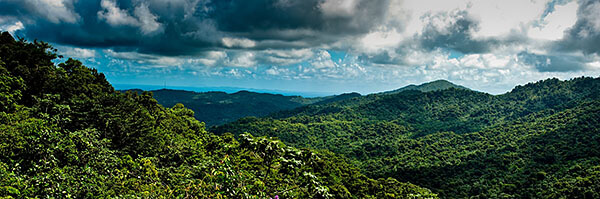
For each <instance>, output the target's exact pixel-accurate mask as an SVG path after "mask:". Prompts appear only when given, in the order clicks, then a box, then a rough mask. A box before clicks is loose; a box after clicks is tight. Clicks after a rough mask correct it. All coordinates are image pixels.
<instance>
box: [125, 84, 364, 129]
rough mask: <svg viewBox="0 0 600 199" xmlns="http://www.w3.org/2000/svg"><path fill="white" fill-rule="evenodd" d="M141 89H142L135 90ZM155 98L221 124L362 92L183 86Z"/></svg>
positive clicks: (356, 94) (352, 95)
mask: <svg viewBox="0 0 600 199" xmlns="http://www.w3.org/2000/svg"><path fill="white" fill-rule="evenodd" d="M132 91H136V92H138V93H141V92H142V91H140V90H132ZM152 92H153V93H154V98H156V100H158V102H159V103H160V104H161V105H163V106H166V107H171V106H174V105H175V104H177V103H182V104H185V105H186V106H187V107H188V108H190V109H192V110H193V111H194V112H195V115H194V116H195V117H196V119H198V120H199V121H203V122H205V123H206V125H207V126H213V125H220V124H225V123H228V122H232V121H235V120H237V119H239V118H242V117H248V116H255V117H262V116H266V115H268V114H270V113H274V112H277V111H281V110H289V109H293V108H297V107H300V106H304V105H308V104H324V103H330V102H335V101H339V100H344V99H348V98H352V97H358V96H360V94H358V93H348V94H342V95H335V96H327V97H314V98H303V97H300V96H283V95H279V94H268V93H255V92H249V91H239V92H236V93H232V94H227V93H225V92H203V93H197V92H192V91H181V90H169V89H162V90H155V91H152Z"/></svg>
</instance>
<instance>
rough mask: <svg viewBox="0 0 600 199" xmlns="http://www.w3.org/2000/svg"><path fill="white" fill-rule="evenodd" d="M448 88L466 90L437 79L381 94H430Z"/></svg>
mask: <svg viewBox="0 0 600 199" xmlns="http://www.w3.org/2000/svg"><path fill="white" fill-rule="evenodd" d="M449 88H457V89H467V90H468V88H466V87H464V86H461V85H456V84H454V83H452V82H449V81H448V80H444V79H439V80H435V81H431V82H427V83H423V84H420V85H414V84H411V85H408V86H405V87H402V88H399V89H396V90H392V91H386V92H383V93H384V94H395V93H399V92H402V91H407V90H418V91H421V92H430V91H438V90H445V89H449Z"/></svg>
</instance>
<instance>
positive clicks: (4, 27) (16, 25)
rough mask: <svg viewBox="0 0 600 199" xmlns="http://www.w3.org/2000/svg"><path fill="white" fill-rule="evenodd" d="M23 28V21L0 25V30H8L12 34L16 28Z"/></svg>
mask: <svg viewBox="0 0 600 199" xmlns="http://www.w3.org/2000/svg"><path fill="white" fill-rule="evenodd" d="M0 22H1V21H0ZM0 24H1V23H0ZM24 28H25V26H23V23H21V21H17V22H15V23H14V24H5V25H0V30H2V31H8V32H9V33H11V34H13V33H14V32H15V31H17V30H22V29H24Z"/></svg>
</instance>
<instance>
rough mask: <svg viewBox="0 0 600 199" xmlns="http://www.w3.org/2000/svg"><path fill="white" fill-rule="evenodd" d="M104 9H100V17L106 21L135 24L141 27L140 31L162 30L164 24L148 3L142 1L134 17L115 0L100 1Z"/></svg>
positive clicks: (122, 24) (118, 24)
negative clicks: (152, 11)
mask: <svg viewBox="0 0 600 199" xmlns="http://www.w3.org/2000/svg"><path fill="white" fill-rule="evenodd" d="M100 6H101V7H102V10H100V11H98V13H97V15H98V19H101V20H104V21H106V23H108V24H110V25H112V26H133V27H138V28H140V31H141V32H142V33H143V34H145V35H147V34H151V33H155V32H158V31H159V30H161V26H162V24H161V23H159V22H158V21H157V19H158V17H157V16H155V15H154V14H152V13H151V12H150V9H149V8H148V5H146V4H144V3H142V4H140V5H139V6H137V7H135V9H134V14H135V16H136V17H137V18H136V17H133V16H131V15H130V14H129V12H128V11H127V10H123V9H121V8H119V6H118V5H117V3H116V2H115V1H113V0H102V1H101V2H100Z"/></svg>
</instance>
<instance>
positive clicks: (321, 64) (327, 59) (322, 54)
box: [310, 50, 335, 68]
mask: <svg viewBox="0 0 600 199" xmlns="http://www.w3.org/2000/svg"><path fill="white" fill-rule="evenodd" d="M310 64H311V65H312V66H313V67H315V68H333V67H335V63H334V62H333V61H332V60H331V55H330V54H329V52H327V51H326V50H320V51H319V52H318V53H317V55H316V56H315V57H314V59H313V60H311V62H310Z"/></svg>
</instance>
